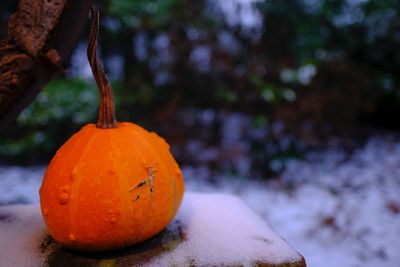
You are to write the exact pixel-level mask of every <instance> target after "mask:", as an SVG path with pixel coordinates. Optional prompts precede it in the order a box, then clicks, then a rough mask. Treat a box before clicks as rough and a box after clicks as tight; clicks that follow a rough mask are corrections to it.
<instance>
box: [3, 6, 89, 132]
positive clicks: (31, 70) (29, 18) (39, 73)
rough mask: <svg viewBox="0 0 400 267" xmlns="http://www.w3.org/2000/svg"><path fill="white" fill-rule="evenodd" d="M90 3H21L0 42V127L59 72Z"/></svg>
mask: <svg viewBox="0 0 400 267" xmlns="http://www.w3.org/2000/svg"><path fill="white" fill-rule="evenodd" d="M90 6H91V1H90V0H83V1H80V0H52V1H48V0H20V2H19V5H18V10H17V11H16V12H15V13H14V14H12V15H11V16H10V18H9V25H8V38H7V39H5V40H1V41H0V128H2V127H5V126H7V125H8V124H9V123H10V122H12V121H13V120H14V119H15V118H16V117H17V116H18V114H19V113H20V112H21V111H22V110H23V109H24V108H26V107H27V106H28V105H29V104H30V103H31V102H32V101H33V100H34V99H35V97H36V96H37V94H38V93H39V92H40V91H41V90H42V89H43V87H44V86H45V85H46V84H47V83H48V82H49V81H50V80H51V78H52V77H53V75H54V74H55V73H56V72H58V71H60V70H61V69H62V64H63V63H64V61H65V60H66V59H67V57H68V55H69V54H70V53H71V50H72V49H73V47H74V45H75V43H76V42H77V40H78V37H79V35H80V33H81V31H82V29H83V27H84V25H85V22H86V20H87V17H88V14H89V11H90Z"/></svg>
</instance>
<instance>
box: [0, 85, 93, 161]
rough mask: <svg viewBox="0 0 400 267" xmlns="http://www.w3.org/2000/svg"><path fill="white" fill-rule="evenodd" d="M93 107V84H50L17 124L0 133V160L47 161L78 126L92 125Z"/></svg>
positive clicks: (23, 113) (24, 112) (22, 114)
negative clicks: (44, 158) (90, 123)
mask: <svg viewBox="0 0 400 267" xmlns="http://www.w3.org/2000/svg"><path fill="white" fill-rule="evenodd" d="M97 107H98V96H97V89H96V87H95V85H94V84H89V83H87V82H85V81H83V80H80V79H55V80H53V81H51V82H50V83H49V84H48V85H47V86H46V88H45V89H44V90H43V92H41V93H40V94H39V96H38V97H37V100H36V101H35V102H34V103H33V104H32V105H31V106H29V107H28V108H27V109H26V110H24V111H23V112H22V113H21V115H20V116H19V118H18V119H17V124H16V125H15V126H13V127H9V128H8V129H7V131H5V132H2V133H1V136H0V137H1V140H2V142H1V143H0V157H1V158H3V159H4V160H10V161H35V160H40V159H41V158H42V157H43V156H45V157H46V155H47V157H49V156H50V155H52V154H53V153H54V152H55V151H56V150H57V149H58V147H59V146H60V145H61V144H62V143H63V142H64V141H66V139H67V138H69V136H71V135H72V133H73V132H74V131H76V130H77V129H78V128H79V127H80V126H82V125H84V124H86V123H88V122H94V118H95V116H96V110H97ZM21 155H23V157H21ZM36 156H39V157H38V158H35V157H36Z"/></svg>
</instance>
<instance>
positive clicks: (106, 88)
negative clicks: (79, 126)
mask: <svg viewBox="0 0 400 267" xmlns="http://www.w3.org/2000/svg"><path fill="white" fill-rule="evenodd" d="M99 21H100V13H99V11H98V9H96V7H94V6H92V26H91V28H90V35H89V44H88V48H87V56H88V59H89V64H90V67H91V69H92V73H93V76H94V79H95V80H96V84H97V87H98V88H99V95H100V107H99V118H98V121H97V127H98V128H103V129H106V128H117V127H118V122H117V120H116V118H115V107H114V97H113V93H112V89H111V85H110V81H109V80H108V78H107V75H106V73H105V72H104V68H103V65H102V64H101V61H100V59H99V57H98V56H97V51H96V48H97V38H98V36H99Z"/></svg>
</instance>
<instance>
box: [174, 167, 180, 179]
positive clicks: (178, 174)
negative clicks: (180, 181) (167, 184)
mask: <svg viewBox="0 0 400 267" xmlns="http://www.w3.org/2000/svg"><path fill="white" fill-rule="evenodd" d="M175 175H176V177H177V178H181V177H182V171H181V170H180V169H179V168H177V169H175Z"/></svg>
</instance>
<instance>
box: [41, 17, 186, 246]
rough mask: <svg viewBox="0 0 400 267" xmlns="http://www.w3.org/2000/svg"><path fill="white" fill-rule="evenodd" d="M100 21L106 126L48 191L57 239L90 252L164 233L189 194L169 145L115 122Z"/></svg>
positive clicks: (58, 167)
mask: <svg viewBox="0 0 400 267" xmlns="http://www.w3.org/2000/svg"><path fill="white" fill-rule="evenodd" d="M92 17H93V18H92V21H93V22H92V28H91V33H90V39H89V46H88V57H89V62H90V65H91V67H92V70H93V74H94V77H95V79H96V82H97V85H98V87H99V92H100V109H99V120H98V123H97V125H94V124H88V125H86V126H84V127H83V128H82V129H81V130H80V131H78V132H77V133H75V134H74V135H73V136H72V137H71V138H70V139H69V140H68V141H67V142H66V143H65V144H64V145H63V146H62V147H61V148H60V149H59V150H58V151H57V153H56V155H55V157H54V158H53V159H52V160H51V162H50V164H49V166H48V169H47V171H46V174H45V177H44V180H43V183H42V186H41V188H40V205H41V210H42V215H43V218H44V221H45V223H46V226H47V229H48V232H49V233H50V235H51V236H52V237H53V238H54V239H55V240H56V241H57V242H58V243H60V244H61V245H63V246H65V247H68V248H73V249H78V250H83V251H99V250H109V249H116V248H121V247H125V246H128V245H132V244H135V243H138V242H140V241H143V240H145V239H148V238H149V237H151V236H153V235H155V234H157V233H158V232H160V231H161V230H162V229H163V228H165V226H166V225H167V224H168V223H169V222H170V221H171V220H172V218H173V217H174V215H175V213H176V212H177V210H178V208H179V206H180V203H181V201H182V197H183V191H184V183H183V176H182V172H181V170H180V168H179V166H178V164H177V163H176V161H175V159H174V158H173V156H172V155H171V153H170V150H169V145H168V144H167V143H166V142H165V141H164V139H162V138H161V137H159V136H158V135H157V134H155V133H150V132H148V131H146V130H145V129H143V128H141V127H140V126H138V125H135V124H133V123H129V122H122V123H118V122H117V121H116V120H115V112H114V102H113V97H112V91H111V87H110V84H109V81H108V79H107V77H106V75H105V73H104V71H103V68H102V65H101V63H100V61H99V59H98V57H97V55H96V46H97V36H98V26H99V14H98V12H97V11H96V10H93V12H92Z"/></svg>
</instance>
